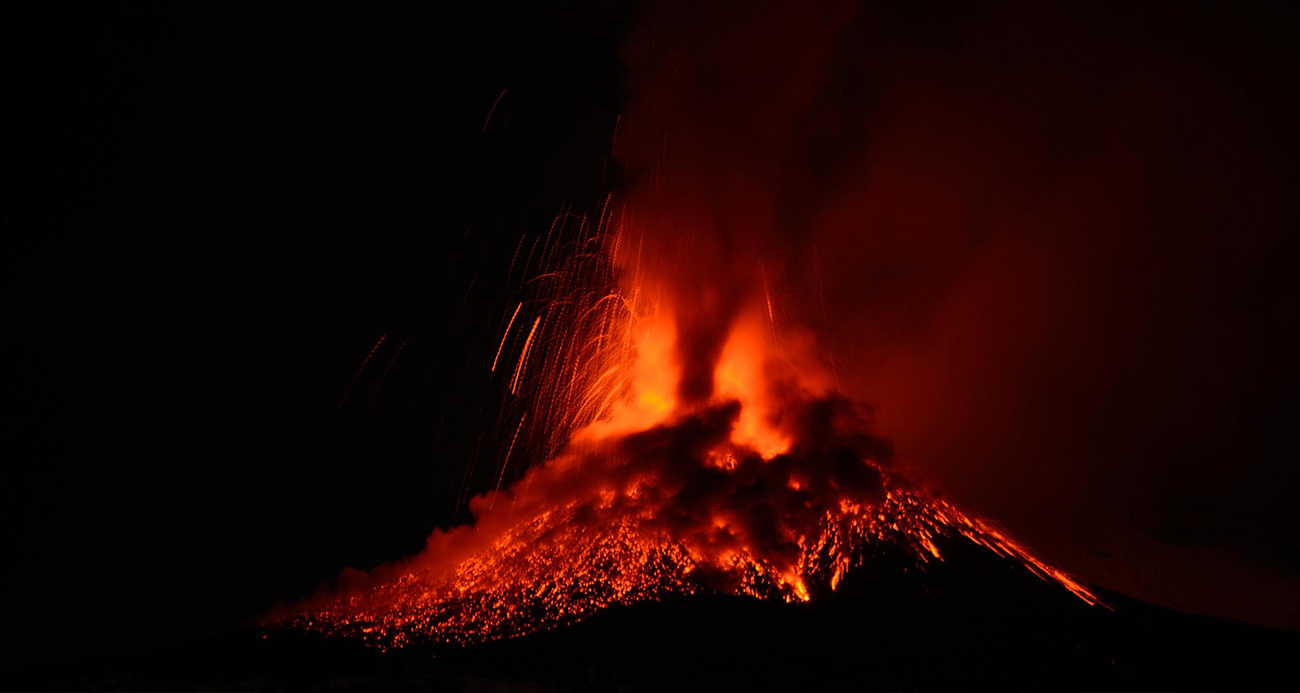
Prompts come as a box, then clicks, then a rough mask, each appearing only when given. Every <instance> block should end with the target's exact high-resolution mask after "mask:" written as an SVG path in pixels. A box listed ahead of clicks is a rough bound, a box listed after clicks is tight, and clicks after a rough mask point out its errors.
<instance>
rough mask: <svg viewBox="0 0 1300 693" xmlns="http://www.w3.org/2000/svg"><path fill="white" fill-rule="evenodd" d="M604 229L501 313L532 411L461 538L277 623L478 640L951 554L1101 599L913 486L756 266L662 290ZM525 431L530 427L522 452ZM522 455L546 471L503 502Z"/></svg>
mask: <svg viewBox="0 0 1300 693" xmlns="http://www.w3.org/2000/svg"><path fill="white" fill-rule="evenodd" d="M615 216H616V215H615V214H613V213H612V212H609V208H608V204H607V206H606V210H605V212H603V213H602V214H601V216H600V221H599V222H597V224H596V225H595V227H594V228H591V227H589V225H588V223H587V221H586V220H585V219H584V218H581V217H578V216H576V215H569V214H564V215H561V216H560V218H558V219H557V220H556V225H555V227H553V228H552V230H551V233H550V234H549V235H548V237H547V242H546V243H545V244H544V247H543V253H542V256H543V257H545V258H549V260H548V262H549V263H550V271H548V272H543V273H541V274H540V275H538V276H536V277H534V278H533V279H534V281H530V282H529V285H530V286H531V287H532V294H533V295H532V296H531V297H530V298H529V300H527V301H523V302H520V303H519V304H518V305H517V306H515V307H514V309H513V310H512V311H508V312H509V313H510V317H509V319H508V320H507V321H505V328H504V331H503V334H502V335H501V341H500V345H499V347H498V348H497V354H496V358H495V359H494V361H493V365H492V368H491V371H492V374H493V375H495V374H497V373H501V374H502V376H503V378H504V379H503V380H502V383H503V387H505V388H506V389H507V390H508V391H509V393H510V396H511V397H524V396H525V395H529V400H528V401H531V403H532V408H531V409H529V410H526V411H524V412H523V413H521V414H519V415H518V420H517V422H514V421H511V422H510V423H513V424H514V425H513V426H507V428H510V429H513V430H511V431H507V433H508V434H509V445H508V446H507V448H506V450H505V453H504V458H503V459H502V460H501V461H500V465H501V469H500V471H499V472H498V474H497V480H498V481H497V484H498V487H497V488H496V489H494V490H493V491H490V492H488V493H486V494H484V495H481V496H478V497H476V498H474V499H472V500H471V501H470V508H471V510H472V511H473V513H474V515H475V521H474V523H473V524H472V525H469V526H462V527H459V528H455V529H452V530H451V531H447V532H441V531H439V532H435V534H434V535H433V536H432V537H431V538H430V539H429V541H428V546H427V548H426V550H425V551H424V552H423V553H422V554H421V555H419V556H417V557H415V558H412V559H410V560H406V561H403V562H400V563H397V564H395V565H389V566H384V567H382V568H380V569H378V570H376V571H374V572H373V573H372V574H369V575H361V574H358V573H352V574H349V575H345V576H344V580H343V581H342V582H343V585H342V586H341V587H340V588H339V589H338V590H337V591H335V592H333V593H331V594H328V595H325V596H321V597H318V598H316V599H315V600H312V601H311V602H310V603H309V604H308V605H306V606H305V607H303V608H302V609H301V610H300V611H299V612H298V613H296V614H294V615H293V616H291V617H288V619H287V620H288V621H289V622H291V623H292V624H293V625H295V626H297V627H301V628H306V629H312V630H319V631H323V632H325V633H328V634H337V635H346V636H356V637H359V638H362V639H364V640H366V641H368V642H372V643H374V644H377V645H379V646H381V647H385V648H387V647H394V646H402V645H404V644H407V643H411V642H426V643H427V642H432V643H460V644H471V643H475V642H481V641H487V640H496V639H500V638H507V637H512V636H517V635H522V634H526V633H530V632H535V631H538V630H544V629H548V628H552V627H555V626H560V625H563V624H567V623H571V622H574V621H577V620H580V619H582V618H584V617H587V616H590V615H592V614H594V613H596V612H597V611H599V610H601V609H603V608H605V607H607V606H611V605H621V604H622V605H625V604H630V603H633V602H639V601H646V600H655V599H658V598H662V597H664V596H666V595H670V594H695V593H701V592H715V593H728V594H737V595H747V596H750V597H754V598H759V599H773V600H784V601H809V600H812V599H816V598H817V597H818V596H819V595H821V594H825V593H827V592H828V591H833V590H835V589H836V588H837V587H838V586H839V585H840V584H841V581H842V580H844V579H845V577H846V576H848V575H851V574H852V573H853V572H854V570H855V569H857V568H859V567H861V566H863V565H864V564H866V563H870V562H872V561H873V560H877V559H880V558H881V557H889V558H890V559H891V560H892V561H894V562H893V563H891V565H901V566H902V567H901V568H900V569H901V570H904V571H925V570H927V567H928V566H931V565H932V564H934V563H936V562H941V561H944V556H945V552H946V551H947V550H948V549H949V548H950V547H953V546H955V545H957V544H964V545H966V547H967V548H970V547H975V548H977V549H978V550H980V551H982V552H985V555H986V557H987V558H988V559H989V560H997V561H1010V562H1013V563H1014V564H1015V565H1017V566H1018V567H1019V569H1022V570H1023V571H1026V572H1027V573H1029V574H1032V575H1034V576H1037V577H1038V578H1041V579H1042V580H1045V581H1048V582H1049V583H1052V584H1055V585H1058V586H1059V589H1061V590H1068V591H1069V592H1071V593H1073V594H1074V595H1076V596H1077V597H1078V598H1079V599H1082V600H1084V601H1085V602H1087V603H1089V604H1098V603H1100V602H1099V600H1098V598H1097V597H1096V596H1095V595H1094V594H1093V593H1092V592H1090V591H1089V590H1088V589H1087V588H1086V587H1084V586H1082V585H1080V584H1079V583H1077V582H1075V581H1074V580H1072V579H1071V578H1070V577H1068V576H1067V575H1065V574H1064V573H1062V572H1060V571H1058V570H1056V569H1054V568H1052V567H1050V566H1048V565H1046V564H1044V563H1043V562H1041V561H1039V560H1037V559H1035V558H1034V557H1033V556H1031V555H1030V554H1029V553H1028V552H1027V551H1025V550H1024V549H1023V548H1022V547H1020V546H1019V545H1017V544H1016V543H1015V542H1014V541H1013V540H1012V539H1010V538H1009V537H1007V536H1006V535H1005V534H1003V533H1002V532H1001V531H999V530H998V529H996V528H994V527H993V526H991V525H990V524H988V523H986V522H983V521H981V520H978V519H975V518H973V517H970V516H968V515H966V514H964V513H962V512H961V511H959V510H958V509H957V508H955V507H953V506H952V505H951V504H949V503H947V502H945V501H943V500H940V499H938V498H936V497H933V496H932V495H930V494H928V493H927V492H925V491H924V490H923V489H921V488H920V487H918V486H916V485H914V484H912V483H909V481H908V480H907V479H905V478H904V476H903V475H902V474H901V473H900V472H899V471H898V470H897V469H895V465H894V464H893V462H894V453H893V451H892V449H891V447H890V445H889V444H888V442H887V441H885V440H883V439H881V438H879V437H876V436H875V435H873V434H872V433H871V432H870V427H869V420H870V409H869V408H868V407H867V406H866V405H864V404H860V403H858V402H855V401H853V400H851V399H849V398H846V397H845V396H843V395H842V394H840V393H839V392H838V391H837V388H836V387H835V386H834V376H833V372H832V371H831V369H829V368H826V367H824V365H823V363H822V360H823V359H820V358H819V357H818V352H817V350H816V346H815V343H814V341H813V339H812V338H811V336H810V335H809V334H808V333H807V332H806V331H804V330H801V329H798V328H796V327H793V326H792V325H793V324H795V322H794V320H785V319H782V320H779V321H778V316H777V314H776V309H774V307H773V298H772V285H771V283H770V282H769V281H768V279H767V278H766V275H765V274H763V272H762V271H761V270H762V268H761V267H760V268H759V271H758V272H757V273H756V274H755V275H754V276H757V277H760V278H761V280H760V281H754V282H752V283H749V284H747V283H746V282H744V281H739V282H736V281H733V282H731V286H725V287H724V286H722V285H721V282H717V281H708V280H704V281H698V282H696V281H692V282H688V284H689V285H688V286H682V285H681V284H680V283H677V284H675V283H674V280H679V279H680V274H676V273H674V272H672V271H664V268H665V267H666V266H671V262H669V263H665V262H664V257H663V255H662V254H661V255H660V256H659V257H657V258H648V257H647V254H648V251H647V243H646V241H645V238H644V237H642V236H641V235H639V234H638V233H636V232H634V231H633V230H632V228H633V226H632V225H631V224H630V223H626V218H627V212H626V210H624V211H623V212H622V213H620V214H619V215H617V216H618V221H617V223H616V222H615V221H614V218H615ZM572 220H576V222H575V221H572ZM631 239H635V241H634V242H633V241H631ZM521 245H522V242H521ZM650 245H653V243H651V244H650ZM666 255H667V256H668V257H669V258H672V257H680V255H676V254H674V253H667V254H666ZM736 276H741V277H743V276H745V275H744V273H743V272H730V273H729V277H730V278H732V279H734V277H736ZM778 303H779V302H778ZM525 305H527V306H529V307H530V308H532V309H534V310H536V311H537V314H536V316H528V315H527V314H522V315H521V312H520V311H521V310H522V309H523V308H524V306H525ZM529 317H532V319H531V320H530V319H528V318H529ZM527 421H541V422H545V423H544V425H541V426H533V427H530V428H529V429H527V431H531V432H533V435H532V436H531V437H532V438H533V440H532V441H529V440H526V439H527V438H529V437H530V435H529V433H528V432H527V431H525V422H527ZM521 432H524V435H523V436H522V439H521V435H520V434H521ZM570 432H571V433H570ZM564 434H568V435H567V436H565V435H564ZM535 451H540V452H541V454H548V455H549V457H547V458H546V459H544V460H539V461H538V462H539V463H538V464H535V465H534V466H532V467H531V468H530V469H528V471H527V472H526V473H524V474H523V475H522V477H520V478H519V479H518V480H517V481H516V482H515V483H514V484H513V485H509V486H508V487H505V488H501V487H500V484H501V479H502V478H503V477H504V475H505V473H506V469H507V466H508V465H510V464H515V465H521V464H524V462H521V461H520V458H525V457H527V455H528V454H530V452H535ZM900 558H901V559H903V560H902V563H898V562H897V559H900Z"/></svg>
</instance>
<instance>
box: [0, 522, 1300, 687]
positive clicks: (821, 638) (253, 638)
mask: <svg viewBox="0 0 1300 693" xmlns="http://www.w3.org/2000/svg"><path fill="white" fill-rule="evenodd" d="M939 548H940V549H941V550H942V551H943V553H944V556H945V560H943V561H941V562H935V563H931V564H927V565H926V566H925V567H924V569H923V570H922V569H917V568H916V567H915V563H914V561H913V559H912V558H911V556H909V555H906V554H904V553H901V552H900V553H899V554H898V555H890V554H889V553H888V552H885V553H881V554H879V555H877V556H875V557H873V559H872V560H871V561H869V562H867V563H865V564H864V565H863V566H862V567H860V568H859V569H858V570H856V571H854V572H853V573H851V574H850V575H849V576H848V577H846V578H845V580H844V581H843V583H842V584H841V585H840V586H839V589H837V590H836V591H834V592H831V593H827V594H822V595H817V597H816V598H814V599H813V600H811V601H809V602H784V601H780V600H758V599H754V598H750V597H740V596H734V595H725V594H693V595H677V596H668V597H665V598H663V599H660V600H656V601H646V602H641V603H637V604H633V605H630V606H615V607H611V608H609V609H606V610H604V611H601V612H600V613H597V614H595V615H594V616H591V617H590V618H587V619H585V620H582V621H580V622H577V623H573V624H570V625H565V626H562V627H558V628H553V629H550V630H545V631H540V632H535V633H532V634H529V635H524V636H521V637H517V638H511V639H504V640H498V641H493V642H486V643H480V644H475V645H470V646H459V645H443V646H437V645H418V644H417V645H409V646H407V647H404V648H400V649H392V650H388V651H381V650H379V649H377V648H374V647H371V646H367V645H365V644H363V643H362V642H360V641H359V640H356V639H352V638H338V637H327V636H324V635H322V634H320V633H317V632H310V631H307V632H304V631H300V630H293V629H254V630H246V631H239V632H231V633H226V634H223V635H218V636H212V637H208V638H205V639H200V640H192V641H187V642H179V643H175V644H171V645H167V646H163V647H158V648H154V649H150V650H144V651H138V652H134V653H128V654H125V655H114V656H94V657H81V658H76V659H66V660H63V661H52V662H47V663H31V664H28V665H25V666H22V667H19V668H14V669H10V670H9V671H7V672H5V675H4V676H3V680H4V682H5V688H8V689H31V690H67V689H80V690H104V689H112V690H236V689H238V690H285V689H289V690H321V689H331V690H381V689H382V690H416V689H424V690H428V689H434V690H614V689H619V690H879V689H903V690H927V689H940V688H962V689H1007V688H1034V689H1094V690H1098V689H1100V690H1113V689H1147V690H1173V689H1178V690H1223V689H1236V690H1241V689H1255V690H1266V689H1283V688H1289V681H1290V674H1291V671H1292V666H1293V663H1294V662H1295V661H1296V657H1297V656H1298V655H1300V634H1297V633H1293V632H1282V631H1275V630H1270V629H1266V628H1261V627H1256V626H1250V625H1245V624H1240V623H1234V622H1228V621H1221V620H1217V619H1211V618H1207V617H1201V616H1193V615H1188V614H1183V613H1179V612H1174V611H1171V610H1168V609H1164V608H1161V607H1158V606H1155V605H1152V604H1149V603H1145V602H1140V601H1137V600H1133V599H1129V598H1125V597H1123V596H1121V595H1118V594H1112V593H1107V592H1105V591H1098V594H1099V596H1101V597H1102V598H1103V599H1104V600H1105V601H1106V603H1107V604H1108V605H1109V607H1110V608H1106V607H1103V606H1097V605H1090V604H1088V603H1086V602H1084V601H1082V600H1080V599H1078V598H1077V597H1076V596H1075V595H1073V594H1071V593H1070V592H1069V591H1067V590H1066V589H1064V588H1062V587H1061V586H1060V585H1059V584H1057V583H1055V582H1052V581H1048V580H1043V579H1041V578H1040V577H1039V576H1037V575H1034V574H1033V573H1032V572H1030V571H1029V570H1027V569H1026V568H1025V566H1024V565H1023V564H1021V563H1019V562H1016V561H1012V560H1009V559H1005V558H1002V557H1000V556H998V555H997V554H996V553H994V552H992V551H990V550H988V549H987V548H985V547H982V546H979V545H976V544H973V543H969V542H961V541H956V540H945V542H944V544H943V545H941V546H940V547H939Z"/></svg>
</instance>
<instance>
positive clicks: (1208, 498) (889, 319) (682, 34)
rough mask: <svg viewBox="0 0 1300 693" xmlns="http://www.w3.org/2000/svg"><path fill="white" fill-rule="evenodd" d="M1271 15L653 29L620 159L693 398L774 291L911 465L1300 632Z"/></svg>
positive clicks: (1009, 518) (1291, 336)
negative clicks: (1272, 573)
mask: <svg viewBox="0 0 1300 693" xmlns="http://www.w3.org/2000/svg"><path fill="white" fill-rule="evenodd" d="M696 5H707V7H697V6H696ZM1274 10H1276V8H1273V9H1259V10H1251V11H1240V12H1232V13H1229V12H1228V11H1227V10H1226V9H1225V8H1217V9H1216V8H1211V9H1208V10H1207V9H1201V8H1194V7H1187V6H1185V5H1183V4H1169V5H1161V4H1155V5H1151V4H1144V5H1142V6H1141V7H1138V8H1129V7H1125V6H1123V5H1113V6H1111V5H1104V4H1103V5H1088V6H1081V7H1073V6H1071V7H1065V6H1061V5H1059V4H1056V3H1025V4H1007V5H998V6H986V5H980V6H975V5H945V6H943V7H937V6H925V5H911V4H907V3H873V4H859V3H744V4H740V3H736V4H726V5H725V6H723V5H718V4H714V3H655V4H653V6H651V7H649V8H648V9H647V10H646V11H645V12H644V16H643V17H642V18H641V22H640V24H639V27H640V28H639V30H638V33H637V34H636V36H634V38H633V39H632V40H631V41H630V42H629V44H628V47H627V49H626V51H625V53H626V57H627V62H628V75H629V83H630V87H629V93H630V95H631V97H630V99H629V106H628V109H627V111H626V112H625V113H624V116H623V121H622V123H623V125H622V130H621V131H620V136H619V142H618V148H617V151H616V153H617V154H618V155H619V156H620V157H622V159H623V160H624V162H625V163H626V165H627V168H628V178H629V180H630V181H631V182H632V186H633V188H632V189H633V203H634V207H635V208H636V209H637V210H638V212H639V213H641V214H642V220H643V221H645V222H647V224H648V225H649V226H650V227H651V228H653V229H654V233H653V234H652V237H651V238H650V239H649V241H648V242H649V244H650V245H652V246H654V247H655V252H656V253H658V254H659V255H661V256H663V257H666V258H670V261H669V262H666V264H671V266H673V267H675V268H677V270H676V274H675V275H674V276H673V283H672V287H673V288H672V289H671V290H672V291H676V292H677V300H676V303H677V304H679V305H686V306H693V307H695V310H694V311H693V312H689V313H688V314H686V315H679V316H678V318H679V330H681V331H682V332H683V333H684V336H683V337H682V339H681V347H680V349H681V351H682V353H681V354H679V357H680V359H681V361H682V362H683V363H688V364H696V365H697V367H698V373H696V374H695V375H694V376H692V375H690V374H688V376H687V378H686V379H685V380H684V381H683V384H682V391H681V393H680V394H682V395H683V399H685V400H689V401H699V400H702V399H703V398H704V397H705V396H706V395H707V393H708V392H709V386H708V384H707V382H706V380H707V374H708V373H709V368H708V365H709V364H712V363H713V362H714V360H716V355H717V353H718V350H719V349H720V345H721V342H720V339H721V337H720V336H719V335H725V333H726V330H725V327H726V325H728V324H729V323H730V321H732V320H734V315H735V311H736V310H738V306H741V305H743V304H744V303H746V302H747V301H752V300H755V296H756V295H757V293H758V292H760V291H762V290H763V289H764V286H765V285H768V286H771V287H773V292H774V294H775V296H774V300H775V301H776V303H777V308H778V310H779V311H782V312H783V313H784V314H785V315H787V316H789V317H790V319H791V320H798V321H801V322H803V323H805V324H808V325H810V326H812V327H813V328H815V330H816V331H817V332H818V334H819V337H820V339H821V341H822V343H823V345H824V346H825V347H826V348H827V349H828V351H829V358H833V359H834V361H835V364H836V367H837V370H838V374H839V377H840V380H841V384H842V385H843V387H844V388H845V389H846V390H847V391H849V392H851V393H852V394H853V395H855V396H858V397H862V398H864V399H866V400H867V401H870V402H872V403H874V404H875V405H876V406H877V415H878V422H879V425H880V429H881V432H882V434H884V435H888V436H890V437H891V438H892V439H894V440H896V441H897V443H898V446H899V450H900V454H901V457H902V458H903V459H904V461H906V462H909V463H911V464H914V465H915V466H917V467H920V468H922V469H924V470H926V471H927V472H928V474H929V476H930V477H931V478H932V479H934V480H935V481H936V483H938V484H939V485H940V486H941V487H943V488H944V489H945V490H946V491H947V492H948V493H950V494H951V495H952V496H953V497H954V498H955V499H956V500H958V501H959V502H962V503H964V504H966V505H967V506H968V507H971V508H972V509H974V510H977V511H981V512H983V513H985V514H988V515H991V516H994V517H997V518H999V519H1002V520H1004V521H1005V522H1006V523H1007V524H1008V525H1009V526H1010V528H1011V529H1012V530H1013V531H1015V532H1017V533H1019V534H1020V535H1021V536H1024V537H1025V538H1026V539H1028V540H1029V542H1030V543H1031V545H1033V546H1035V547H1037V548H1039V549H1040V550H1041V551H1042V552H1043V553H1044V554H1045V557H1046V558H1049V559H1055V560H1057V561H1060V562H1062V563H1063V564H1064V567H1066V568H1067V569H1073V570H1074V571H1076V572H1078V573H1080V574H1081V575H1082V576H1083V577H1084V578H1087V579H1092V580H1096V581H1098V582H1101V583H1102V584H1104V585H1107V586H1111V587H1115V588H1117V589H1120V590H1124V591H1127V592H1130V593H1134V594H1136V595H1137V596H1142V597H1146V598H1151V599H1155V600H1158V601H1162V602H1165V603H1169V604H1172V605H1174V606H1179V607H1182V608H1187V609H1192V610H1196V611H1202V612H1212V613H1218V614H1222V615H1228V616H1234V617H1239V618H1248V619H1251V620H1256V621H1264V622H1268V623H1271V624H1274V625H1290V626H1292V627H1295V626H1296V625H1297V624H1300V620H1297V619H1300V598H1297V596H1296V595H1297V594H1300V590H1297V589H1296V587H1295V580H1294V579H1293V578H1289V577H1288V578H1285V579H1279V580H1272V579H1271V578H1270V579H1267V580H1266V579H1263V578H1259V577H1258V576H1259V575H1260V572H1261V571H1259V570H1252V569H1248V568H1247V567H1243V566H1245V564H1246V563H1248V562H1249V561H1254V562H1256V563H1258V564H1259V565H1262V566H1271V567H1272V568H1274V569H1281V570H1282V571H1284V573H1285V574H1286V575H1291V576H1294V575H1295V574H1296V573H1297V572H1300V566H1297V565H1296V564H1295V562H1294V556H1296V555H1300V550H1298V549H1300V546H1297V544H1296V540H1295V538H1294V537H1293V536H1290V532H1289V530H1288V529H1286V528H1288V527H1289V526H1290V521H1289V520H1288V518H1287V515H1288V512H1289V511H1288V510H1287V508H1288V507H1289V505H1290V503H1289V498H1288V497H1287V496H1288V495H1289V493H1290V489H1292V488H1294V486H1295V482H1296V480H1297V479H1296V476H1295V471H1294V470H1293V469H1292V468H1291V467H1290V466H1289V465H1287V464H1284V463H1282V462H1280V461H1278V460H1282V459H1290V458H1293V457H1294V455H1293V451H1294V446H1293V444H1292V443H1290V442H1288V441H1289V440H1290V437H1289V436H1288V435H1287V434H1286V430H1287V428H1288V426H1287V424H1285V417H1284V416H1283V415H1282V414H1281V413H1280V412H1281V411H1283V410H1284V409H1285V408H1286V403H1287V402H1288V401H1290V400H1291V399H1292V398H1293V397H1292V396H1293V395H1294V393H1295V392H1296V383H1297V382H1300V379H1298V378H1297V375H1300V374H1297V370H1296V366H1295V362H1294V358H1293V354H1294V353H1295V352H1296V348H1297V347H1300V339H1297V330H1296V328H1295V321H1294V305H1295V296H1296V291H1295V288H1296V287H1295V282H1294V279H1293V278H1292V270H1291V267H1292V266H1293V261H1294V259H1295V257H1296V252H1295V251H1296V247H1295V241H1294V234H1293V232H1292V230H1293V229H1294V227H1295V222H1296V220H1297V218H1298V215H1297V209H1296V206H1297V205H1296V203H1295V199H1297V196H1296V195H1295V193H1296V190H1297V180H1298V178H1297V169H1296V166H1295V163H1296V161H1297V157H1296V147H1295V138H1294V135H1293V133H1292V130H1293V123H1294V122H1295V118H1294V116H1295V115H1296V114H1297V111H1298V110H1300V109H1297V108H1296V101H1295V99H1296V96H1295V94H1296V93H1300V92H1298V90H1297V89H1295V87H1296V80H1295V76H1294V73H1293V72H1292V71H1290V70H1284V69H1283V68H1282V67H1281V66H1283V65H1288V64H1292V63H1294V62H1295V61H1294V58H1295V57H1296V56H1294V55H1293V53H1294V48H1292V47H1291V44H1290V42H1289V38H1288V33H1287V31H1286V27H1292V26H1294V23H1293V22H1291V21H1290V18H1286V17H1281V16H1280V15H1279V16H1277V17H1274V16H1272V15H1270V14H1269V12H1273V11H1274ZM1253 13H1254V14H1253ZM1162 536H1163V537H1172V536H1177V537H1181V538H1182V539H1181V540H1180V541H1183V542H1184V543H1185V544H1186V543H1188V542H1190V543H1192V544H1195V545H1198V546H1201V547H1203V549H1204V550H1203V551H1201V552H1199V553H1197V554H1196V555H1195V556H1193V557H1190V558H1189V557H1188V556H1189V555H1190V554H1187V552H1183V553H1181V554H1179V553H1177V552H1171V551H1169V550H1166V549H1165V548H1160V547H1162V546H1164V547H1167V546H1168V544H1167V542H1166V540H1165V539H1161V538H1160V537H1162ZM1153 546H1154V547H1155V548H1152V547H1153ZM1205 576H1213V577H1205ZM1270 580H1271V581H1270ZM1225 585H1226V586H1227V587H1225Z"/></svg>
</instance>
